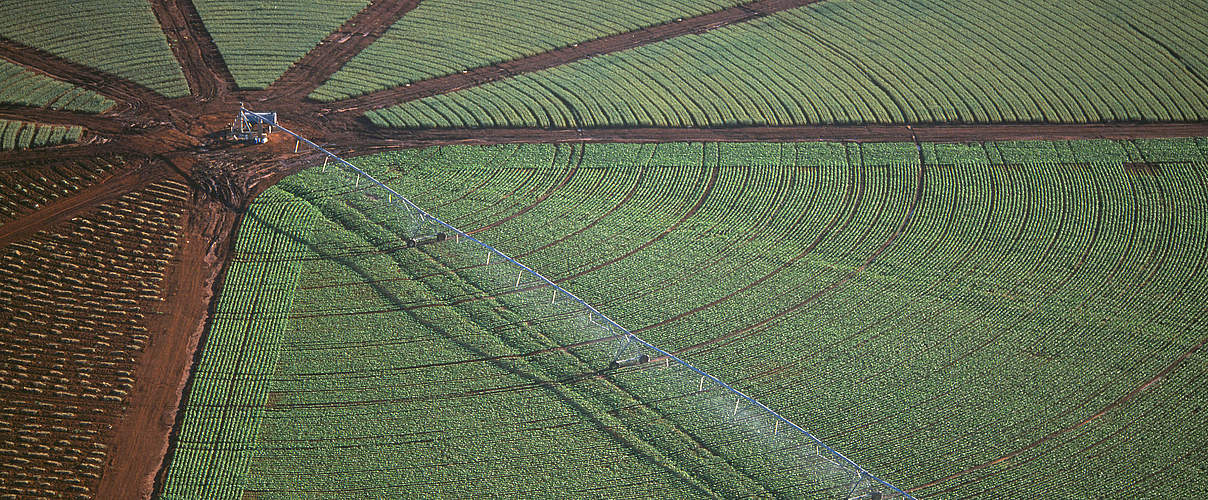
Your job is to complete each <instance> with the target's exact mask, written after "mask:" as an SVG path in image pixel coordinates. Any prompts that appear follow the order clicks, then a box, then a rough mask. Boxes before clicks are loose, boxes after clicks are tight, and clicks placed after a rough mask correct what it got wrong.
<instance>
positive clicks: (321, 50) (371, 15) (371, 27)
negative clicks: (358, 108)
mask: <svg viewBox="0 0 1208 500" xmlns="http://www.w3.org/2000/svg"><path fill="white" fill-rule="evenodd" d="M419 2H420V0H403V1H400V2H383V1H376V2H372V3H370V4H369V5H368V6H366V7H365V8H364V9H362V10H361V11H360V12H358V13H357V14H356V15H355V16H353V17H352V18H350V19H349V20H348V21H347V22H345V23H344V24H343V25H342V26H340V27H339V28H338V29H336V30H335V31H334V32H332V33H331V34H330V35H327V37H326V38H324V39H323V41H321V42H319V45H318V46H317V47H315V48H314V49H313V50H311V51H310V52H309V53H307V54H306V55H305V56H302V58H301V59H299V60H298V61H297V62H295V63H294V65H293V66H291V67H290V68H289V70H287V71H286V72H285V74H283V75H281V77H280V78H278V79H277V81H275V82H273V84H272V85H269V87H268V89H267V90H266V91H265V92H264V94H265V95H266V96H272V98H273V99H274V101H272V102H270V105H271V104H273V103H275V102H289V103H291V104H292V103H293V102H295V101H301V100H303V99H304V98H305V97H306V96H307V95H308V94H310V93H311V92H312V91H314V90H315V89H316V88H318V87H319V85H322V84H323V82H324V81H326V80H327V78H328V77H330V76H331V75H332V74H333V73H335V72H336V71H339V70H340V68H342V67H344V64H345V63H347V62H348V60H349V59H352V58H353V56H355V55H357V54H359V53H361V51H362V50H365V47H368V46H369V44H371V43H373V42H376V41H377V39H378V37H381V36H382V34H383V33H385V32H386V30H387V29H389V28H390V27H391V26H393V25H394V23H395V22H397V21H398V20H399V19H400V18H402V17H403V15H404V14H406V13H407V12H409V11H411V9H414V8H415V6H417V5H419Z"/></svg>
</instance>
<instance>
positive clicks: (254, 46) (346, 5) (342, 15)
mask: <svg viewBox="0 0 1208 500" xmlns="http://www.w3.org/2000/svg"><path fill="white" fill-rule="evenodd" d="M368 3H369V2H368V1H366V0H339V1H327V2H310V1H302V0H291V1H284V2H282V1H274V2H259V3H256V4H254V5H253V4H249V3H248V2H246V1H234V0H197V1H196V2H194V4H195V5H196V6H197V12H198V13H199V14H201V18H202V20H203V21H205V25H206V30H207V31H209V32H210V36H212V37H213V38H214V44H215V45H217V46H218V49H219V50H220V51H222V57H223V60H224V61H226V63H227V66H228V67H230V70H231V75H232V76H234V77H235V83H236V84H238V85H239V87H240V88H248V89H262V88H265V87H267V86H268V85H269V84H270V83H273V81H275V80H276V79H277V78H278V77H280V76H281V74H282V73H285V70H287V69H289V67H290V65H292V64H293V63H294V61H296V60H298V58H300V57H302V56H303V55H305V54H306V53H307V52H309V51H310V49H312V48H314V46H315V45H316V44H318V43H319V41H320V40H322V39H323V37H325V36H327V34H328V33H331V32H332V31H334V30H335V29H336V28H339V27H340V25H341V24H343V23H344V21H345V20H347V19H348V18H350V17H352V16H353V15H354V14H356V13H357V12H358V11H360V10H361V9H363V8H364V7H365V5H366V4H368Z"/></svg>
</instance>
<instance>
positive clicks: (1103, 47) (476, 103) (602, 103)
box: [368, 0, 1208, 128]
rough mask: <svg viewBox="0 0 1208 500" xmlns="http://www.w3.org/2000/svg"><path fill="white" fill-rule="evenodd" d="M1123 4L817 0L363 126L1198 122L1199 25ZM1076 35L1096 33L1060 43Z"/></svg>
mask: <svg viewBox="0 0 1208 500" xmlns="http://www.w3.org/2000/svg"><path fill="white" fill-rule="evenodd" d="M1133 7H1134V6H1133V5H1132V4H1125V3H1119V2H1115V1H1113V0H1098V1H1095V2H1089V3H1088V2H1073V1H1067V2H1057V3H1055V4H1054V3H1051V2H1050V3H1044V2H1028V3H1024V4H1019V3H1018V2H950V1H939V0H912V1H910V2H905V3H901V4H894V5H884V4H881V3H878V2H873V1H865V0H847V1H828V2H821V3H817V4H813V5H809V6H805V7H800V8H796V9H791V10H787V11H783V12H778V13H775V14H772V15H770V16H768V17H767V18H764V19H756V20H753V21H750V22H747V23H743V24H739V25H734V26H728V27H723V28H719V29H717V30H713V31H710V32H708V33H705V34H701V35H686V36H681V37H676V38H673V39H670V40H666V41H662V42H657V43H653V44H650V45H646V46H642V47H638V48H635V49H630V50H626V51H622V52H617V53H612V54H606V55H603V56H600V57H596V58H591V59H585V60H581V61H576V62H573V63H570V64H567V65H564V66H560V67H556V68H551V69H546V70H541V71H537V72H534V73H528V74H523V75H518V76H516V77H514V78H509V79H505V80H501V81H496V82H492V83H489V84H486V85H483V86H480V87H474V88H470V89H466V90H461V91H458V92H454V93H451V94H443V95H436V96H432V97H427V98H424V99H420V100H417V101H412V102H408V103H404V104H400V105H398V106H396V107H393V108H387V109H386V110H382V111H374V112H370V113H369V115H368V116H369V117H370V118H371V119H372V120H373V121H374V123H375V124H378V125H381V126H392V127H401V128H478V127H533V126H537V127H545V128H551V127H557V128H575V127H584V128H586V127H624V126H653V127H684V126H695V127H705V126H713V127H717V126H741V125H809V124H853V123H1003V122H1008V123H1014V122H1044V123H1087V122H1111V121H1196V120H1203V119H1205V118H1206V117H1208V97H1206V96H1208V80H1205V78H1204V76H1203V75H1204V74H1205V69H1204V68H1203V67H1202V64H1201V62H1200V60H1201V56H1200V55H1199V54H1202V53H1203V52H1204V40H1208V31H1205V30H1206V29H1208V26H1205V25H1203V24H1201V23H1184V22H1182V20H1183V19H1186V17H1180V16H1171V15H1166V14H1158V13H1157V12H1155V10H1151V9H1148V8H1146V9H1134V8H1133ZM1171 8H1172V9H1173V10H1174V11H1175V12H1179V11H1184V10H1185V9H1186V8H1187V7H1174V6H1172V7H1171ZM1188 15H1191V14H1188ZM902 19H910V20H911V22H910V23H904V22H902V21H901V20H902ZM1087 27H1093V28H1090V29H1094V30H1095V32H1096V33H1097V34H1098V36H1096V37H1094V38H1086V37H1079V36H1072V35H1071V33H1076V32H1080V31H1082V30H1085V29H1088V28H1087ZM868 40H875V41H876V43H867V41H868ZM988 68H993V71H989V70H988Z"/></svg>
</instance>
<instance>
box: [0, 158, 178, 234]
mask: <svg viewBox="0 0 1208 500" xmlns="http://www.w3.org/2000/svg"><path fill="white" fill-rule="evenodd" d="M160 172H162V171H160V170H157V169H154V168H151V166H150V165H149V162H147V161H138V162H136V163H135V164H134V165H132V166H129V167H127V168H122V169H119V170H117V171H115V172H114V173H113V175H111V176H110V177H109V178H107V179H106V180H104V181H101V182H100V183H97V184H93V185H91V186H89V187H86V188H84V189H81V190H79V191H77V192H76V193H74V194H72V195H71V196H67V197H65V198H60V199H58V200H55V201H54V202H51V203H50V204H49V205H46V206H44V207H42V208H41V209H39V210H37V211H35V212H31V213H29V214H28V215H26V216H24V217H21V218H19V219H17V220H14V221H12V222H9V223H7V224H4V225H2V226H0V247H4V246H7V245H8V244H9V243H12V242H14V241H21V240H25V239H28V238H29V237H30V236H32V235H34V234H35V233H37V232H38V231H42V230H44V229H50V228H52V227H54V226H55V225H56V224H58V223H60V222H63V221H65V220H67V219H70V218H72V217H74V216H75V215H76V214H78V213H80V212H82V211H85V210H88V209H90V208H92V207H95V206H97V205H101V204H103V203H105V202H108V201H111V200H114V199H117V198H118V197H120V196H122V195H124V194H126V193H129V192H131V191H134V190H136V189H138V188H140V187H143V186H146V185H147V184H150V183H152V182H155V181H157V180H159V177H160V176H159V173H160Z"/></svg>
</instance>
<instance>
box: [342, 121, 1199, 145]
mask: <svg viewBox="0 0 1208 500" xmlns="http://www.w3.org/2000/svg"><path fill="white" fill-rule="evenodd" d="M333 122H335V123H332V125H333V127H332V128H336V127H339V121H338V120H333ZM336 133H337V134H340V135H341V136H342V138H345V139H347V141H346V142H341V144H349V145H357V146H365V147H377V148H400V147H421V146H444V145H453V144H467V145H495V144H513V143H528V144H537V143H553V142H557V143H612V142H626V143H657V142H811V141H830V142H911V141H912V139H913V138H914V137H915V136H917V137H918V140H919V142H933V143H934V142H941V143H956V142H994V141H1020V140H1049V141H1054V140H1079V139H1115V140H1129V139H1162V138H1180V137H1205V136H1208V122H1168V123H1139V122H1138V123H1126V122H1121V123H1090V124H1075V125H1070V124H1034V123H998V124H977V125H947V124H929V125H800V126H791V127H780V126H776V127H727V128H695V127H693V128H652V127H640V128H615V129H581V130H579V129H537V128H528V129H504V128H492V129H426V130H401V129H382V128H378V127H374V126H372V125H369V124H367V123H364V122H358V123H354V124H351V125H347V126H346V127H345V128H344V130H340V131H339V132H336Z"/></svg>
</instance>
